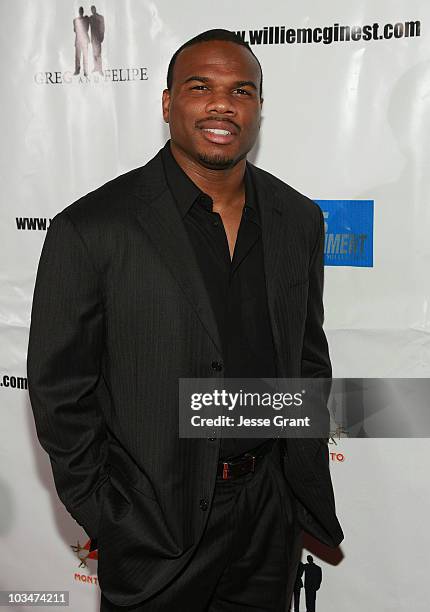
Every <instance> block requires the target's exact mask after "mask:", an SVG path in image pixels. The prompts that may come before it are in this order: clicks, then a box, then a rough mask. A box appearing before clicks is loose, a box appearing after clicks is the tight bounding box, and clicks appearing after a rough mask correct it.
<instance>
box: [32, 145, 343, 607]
mask: <svg viewBox="0 0 430 612" xmlns="http://www.w3.org/2000/svg"><path fill="white" fill-rule="evenodd" d="M248 166H249V169H250V172H251V176H252V179H253V181H254V184H255V187H256V190H257V196H258V198H259V203H260V209H261V222H262V237H263V244H264V255H265V268H266V277H267V290H268V302H269V310H270V318H271V323H272V327H273V333H274V340H275V349H276V355H277V364H278V368H279V375H280V376H282V377H300V376H303V377H314V376H317V377H330V376H331V367H330V360H329V354H328V349H327V342H326V338H325V335H324V332H323V329H322V323H323V304H322V290H323V238H324V226H323V218H322V214H321V211H320V209H319V208H318V206H317V205H316V204H315V203H313V202H312V201H311V200H309V199H308V198H306V197H304V196H303V195H301V194H299V193H298V192H296V191H295V190H294V189H292V188H291V187H289V186H288V185H286V184H285V183H283V182H282V181H280V180H279V179H277V178H275V177H274V176H272V175H270V174H269V173H267V172H265V171H263V170H261V169H259V168H257V167H255V166H253V165H252V164H250V163H248ZM222 360H223V356H222V353H221V343H220V338H219V334H218V330H217V326H216V322H215V318H214V314H213V312H212V309H211V305H210V302H209V298H208V295H207V292H206V289H205V285H204V281H203V279H202V277H201V274H200V272H199V267H198V263H197V261H196V259H195V255H194V253H193V249H192V246H191V244H190V242H189V239H188V237H187V233H186V229H185V227H184V225H183V223H182V220H181V218H180V215H179V212H178V210H177V207H176V204H175V202H174V200H173V198H172V195H171V193H170V192H169V190H168V188H167V184H166V180H165V176H164V173H163V167H162V162H161V157H160V152H159V153H158V154H157V155H156V156H155V157H154V158H153V159H152V160H151V161H149V163H147V164H146V165H145V166H143V167H142V168H138V169H136V170H133V171H131V172H128V173H126V174H124V175H122V176H120V177H118V178H116V179H115V180H113V181H110V182H109V183H107V184H106V185H104V186H102V187H101V188H99V189H97V190H96V191H93V192H92V193H90V194H88V195H86V196H85V197H83V198H82V199H80V200H78V201H77V202H74V203H73V204H71V205H70V206H68V207H67V208H65V209H64V210H63V211H61V212H60V213H58V214H57V215H56V216H55V217H54V218H53V220H52V222H51V224H50V227H49V229H48V232H47V235H46V238H45V242H44V245H43V249H42V253H41V257H40V262H39V266H38V271H37V278H36V285H35V290H34V297H33V306H32V314H31V326H30V337H29V346H28V360H27V373H28V384H29V392H30V400H31V404H32V408H33V412H34V418H35V423H36V428H37V435H38V438H39V440H40V443H41V445H42V446H43V448H44V449H45V450H46V451H47V453H48V454H49V456H50V460H51V464H52V470H53V476H54V481H55V485H56V489H57V492H58V495H59V497H60V499H61V500H62V502H63V503H64V505H65V506H66V508H67V509H68V511H69V512H70V514H71V515H72V516H73V517H74V518H75V519H76V521H77V522H78V523H79V524H80V525H82V526H83V527H84V529H85V530H86V532H87V533H88V535H89V536H90V537H91V538H92V540H93V544H94V541H95V540H97V545H98V551H99V561H98V576H99V581H100V587H101V589H102V590H103V591H104V593H105V595H106V596H107V597H108V598H109V599H111V600H112V601H113V602H114V603H116V604H118V605H121V604H122V605H132V604H134V603H137V602H139V601H142V600H144V599H145V598H147V597H149V596H151V595H152V594H154V593H156V592H157V591H158V590H160V589H162V588H163V586H164V585H165V584H166V583H167V582H168V581H169V580H170V579H172V578H173V577H174V576H175V575H176V574H177V573H178V572H180V570H181V568H182V567H183V566H184V564H185V563H186V562H187V560H188V559H189V558H190V556H191V555H192V554H193V551H194V550H195V547H196V546H197V544H198V542H199V540H200V538H201V535H202V532H203V529H204V527H205V524H206V521H207V518H208V514H209V512H208V508H207V504H206V503H205V501H206V500H207V501H208V502H209V507H210V502H211V499H212V496H213V492H214V484H215V476H216V465H217V461H218V451H219V440H215V441H210V440H206V439H179V437H178V415H177V406H178V379H179V378H180V377H214V378H222V377H223V373H222V371H217V370H215V369H213V367H212V362H214V361H221V362H222ZM283 443H284V444H285V457H284V460H283V461H284V470H285V475H286V478H287V479H288V481H289V483H290V486H291V488H292V490H293V491H294V494H295V496H296V498H297V500H298V501H297V503H298V507H299V516H300V521H301V523H302V525H303V526H304V527H305V528H306V529H307V530H308V531H310V532H311V533H313V534H314V535H316V536H317V537H318V538H320V539H321V540H322V541H323V542H325V543H327V544H329V545H331V546H335V545H337V544H338V543H339V542H340V541H341V540H342V538H343V534H342V530H341V527H340V525H339V523H338V521H337V518H336V514H335V503H334V496H333V490H332V485H331V479H330V473H329V465H328V449H327V445H326V444H325V442H324V441H321V440H315V439H288V440H285V441H283Z"/></svg>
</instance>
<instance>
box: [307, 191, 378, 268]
mask: <svg viewBox="0 0 430 612" xmlns="http://www.w3.org/2000/svg"><path fill="white" fill-rule="evenodd" d="M315 202H316V203H317V204H318V205H319V207H320V208H321V210H322V211H323V215H324V221H325V222H324V225H325V243H324V263H325V265H326V266H356V267H361V268H371V267H373V204H374V202H373V200H315Z"/></svg>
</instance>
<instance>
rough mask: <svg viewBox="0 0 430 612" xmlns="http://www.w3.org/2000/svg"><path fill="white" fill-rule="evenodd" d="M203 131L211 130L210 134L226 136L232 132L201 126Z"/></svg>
mask: <svg viewBox="0 0 430 612" xmlns="http://www.w3.org/2000/svg"><path fill="white" fill-rule="evenodd" d="M201 129H202V130H203V131H204V132H211V133H212V134H219V135H220V136H228V135H229V134H231V133H232V132H229V131H228V130H218V129H216V128H201Z"/></svg>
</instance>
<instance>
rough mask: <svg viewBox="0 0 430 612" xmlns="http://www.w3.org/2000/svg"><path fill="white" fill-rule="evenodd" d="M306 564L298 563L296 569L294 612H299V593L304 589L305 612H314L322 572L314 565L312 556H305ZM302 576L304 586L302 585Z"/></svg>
mask: <svg viewBox="0 0 430 612" xmlns="http://www.w3.org/2000/svg"><path fill="white" fill-rule="evenodd" d="M307 561H308V562H307V563H302V562H301V561H300V563H299V566H298V568H297V575H296V582H295V584H294V598H293V602H294V608H293V610H294V612H299V611H300V591H301V590H302V588H303V587H305V598H306V612H315V610H316V598H317V591H318V589H319V588H320V586H321V582H322V570H321V568H320V566H319V565H317V564H316V563H314V558H313V557H312V555H308V556H307ZM303 576H304V584H303Z"/></svg>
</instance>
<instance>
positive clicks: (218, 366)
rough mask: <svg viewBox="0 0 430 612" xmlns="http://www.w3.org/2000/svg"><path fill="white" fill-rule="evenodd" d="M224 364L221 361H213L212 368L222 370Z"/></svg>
mask: <svg viewBox="0 0 430 612" xmlns="http://www.w3.org/2000/svg"><path fill="white" fill-rule="evenodd" d="M222 368H223V365H222V363H221V361H212V369H213V370H216V371H217V372H221V370H222Z"/></svg>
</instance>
